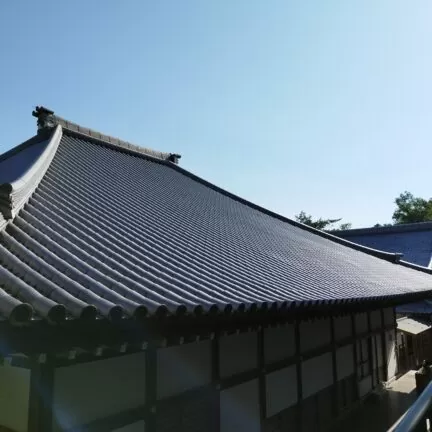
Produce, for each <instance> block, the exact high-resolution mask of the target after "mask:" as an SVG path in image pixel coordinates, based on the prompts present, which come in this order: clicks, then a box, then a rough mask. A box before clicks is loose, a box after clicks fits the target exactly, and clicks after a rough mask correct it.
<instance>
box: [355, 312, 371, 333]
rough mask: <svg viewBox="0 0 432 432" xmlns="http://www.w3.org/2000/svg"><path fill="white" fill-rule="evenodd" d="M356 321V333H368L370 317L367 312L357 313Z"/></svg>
mask: <svg viewBox="0 0 432 432" xmlns="http://www.w3.org/2000/svg"><path fill="white" fill-rule="evenodd" d="M355 323H356V333H357V334H360V333H366V332H367V331H368V330H369V329H368V317H367V313H366V312H364V313H358V314H355Z"/></svg>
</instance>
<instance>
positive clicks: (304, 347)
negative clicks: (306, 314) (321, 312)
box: [300, 318, 331, 352]
mask: <svg viewBox="0 0 432 432" xmlns="http://www.w3.org/2000/svg"><path fill="white" fill-rule="evenodd" d="M330 340H331V333H330V319H328V318H327V319H322V320H316V321H303V322H301V323H300V350H301V352H306V351H310V350H312V349H314V348H318V347H320V346H323V345H328V344H329V343H330Z"/></svg>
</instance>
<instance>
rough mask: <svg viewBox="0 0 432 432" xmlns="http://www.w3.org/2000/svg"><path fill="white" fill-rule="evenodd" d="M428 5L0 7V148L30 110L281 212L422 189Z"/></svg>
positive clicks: (317, 1) (369, 216) (272, 2)
mask: <svg viewBox="0 0 432 432" xmlns="http://www.w3.org/2000/svg"><path fill="white" fill-rule="evenodd" d="M431 22H432V3H431V2H430V1H428V0H419V1H416V2H412V1H406V0H391V1H390V0H388V1H387V0H351V1H345V0H339V1H335V0H326V1H322V0H313V1H308V0H303V1H290V0H280V1H279V0H269V1H253V0H214V1H210V0H209V1H203V0H196V1H188V0H182V1H176V0H171V1H163V0H161V1H157V2H155V1H152V2H150V1H144V0H136V1H114V0H106V1H102V0H100V1H95V0H94V1H82V0H75V1H69V2H59V1H44V0H42V1H38V2H34V1H21V2H18V1H9V2H6V1H3V2H0V53H1V57H0V66H1V67H0V77H1V80H0V116H1V123H0V124H1V127H0V153H1V152H3V151H5V150H7V149H9V148H10V147H13V146H15V145H17V144H19V143H20V142H22V141H24V140H25V139H27V138H28V137H30V136H31V135H33V134H34V132H35V120H34V119H33V118H32V117H31V110H32V108H33V107H34V106H35V105H39V104H42V105H45V106H48V107H50V108H52V109H54V110H55V112H56V113H57V114H59V115H61V116H62V117H65V118H68V119H70V120H72V121H75V122H77V123H80V124H82V125H83V126H88V127H91V128H93V129H97V130H100V131H102V132H104V133H107V134H111V135H115V136H119V137H121V138H123V139H126V140H129V141H131V142H133V143H136V144H140V145H144V146H149V147H153V148H155V149H158V150H165V151H172V152H178V153H180V154H182V156H183V158H182V160H181V164H182V166H183V167H185V168H187V169H189V170H191V171H193V172H194V173H196V174H198V175H200V176H202V177H204V178H206V179H207V180H210V181H212V182H214V183H216V184H217V185H219V186H222V187H224V188H226V189H228V190H230V191H232V192H234V193H236V194H239V195H241V196H243V197H245V198H247V199H250V200H251V201H253V202H256V203H258V204H260V205H263V206H265V207H268V208H270V209H272V210H274V211H277V212H279V213H281V214H283V215H286V216H289V217H292V216H293V215H294V214H296V213H298V212H300V211H301V210H305V211H306V212H307V213H311V214H312V215H314V216H317V217H318V216H322V217H342V218H343V220H344V221H346V222H352V223H353V226H355V227H360V226H368V225H373V224H374V223H376V222H381V223H383V222H389V221H390V220H391V215H392V212H393V209H394V204H393V201H394V198H395V197H396V196H397V195H398V194H399V193H400V192H402V191H404V190H409V191H411V192H413V193H414V194H415V195H420V196H423V197H425V198H429V197H430V196H432V182H431V181H430V180H431V173H430V171H431V170H430V166H431V163H430V154H431V144H432V49H431V43H432V26H431V25H430V23H431Z"/></svg>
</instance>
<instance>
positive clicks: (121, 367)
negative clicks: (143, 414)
mask: <svg viewBox="0 0 432 432" xmlns="http://www.w3.org/2000/svg"><path fill="white" fill-rule="evenodd" d="M144 403H145V353H138V354H131V355H125V356H122V357H116V358H111V359H107V360H99V361H94V362H89V363H80V364H76V365H73V366H67V367H61V368H58V369H56V371H55V377H54V393H53V416H54V417H55V418H56V419H57V422H58V423H59V426H60V427H62V428H63V429H68V428H71V427H74V426H78V425H81V424H85V423H89V422H91V421H93V420H97V419H101V418H105V417H106V416H108V415H113V414H116V413H120V412H122V411H126V410H128V409H131V408H136V407H139V406H141V405H144ZM58 430H60V429H58Z"/></svg>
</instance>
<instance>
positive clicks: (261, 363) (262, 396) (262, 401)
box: [257, 326, 267, 429]
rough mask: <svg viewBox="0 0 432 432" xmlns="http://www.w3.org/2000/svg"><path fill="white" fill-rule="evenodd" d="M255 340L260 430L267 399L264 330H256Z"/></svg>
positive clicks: (265, 411)
mask: <svg viewBox="0 0 432 432" xmlns="http://www.w3.org/2000/svg"><path fill="white" fill-rule="evenodd" d="M257 337H258V340H257V358H258V370H259V374H258V396H259V405H260V421H261V429H263V428H264V423H265V420H266V417H267V397H266V383H265V374H266V370H265V359H264V328H263V327H262V326H260V327H259V328H258V335H257Z"/></svg>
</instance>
